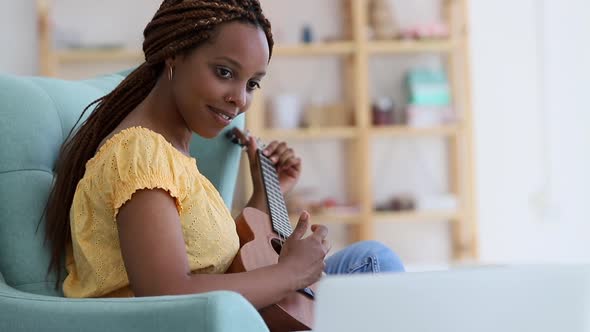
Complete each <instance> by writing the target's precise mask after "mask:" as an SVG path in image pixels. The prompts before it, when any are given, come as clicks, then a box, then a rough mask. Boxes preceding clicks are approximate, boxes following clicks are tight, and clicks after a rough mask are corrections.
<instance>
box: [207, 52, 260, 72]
mask: <svg viewBox="0 0 590 332" xmlns="http://www.w3.org/2000/svg"><path fill="white" fill-rule="evenodd" d="M215 59H216V60H225V61H227V62H229V63H231V64H232V65H233V66H234V67H236V68H237V69H239V70H241V69H242V64H241V63H240V62H238V61H237V60H234V59H232V58H230V57H228V56H219V57H217V58H215ZM264 75H266V72H265V71H260V72H257V73H256V74H255V76H264Z"/></svg>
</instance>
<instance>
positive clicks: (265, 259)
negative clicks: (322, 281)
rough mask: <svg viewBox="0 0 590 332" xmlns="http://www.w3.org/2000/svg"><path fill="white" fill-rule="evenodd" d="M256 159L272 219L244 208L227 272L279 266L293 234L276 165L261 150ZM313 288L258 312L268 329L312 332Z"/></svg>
mask: <svg viewBox="0 0 590 332" xmlns="http://www.w3.org/2000/svg"><path fill="white" fill-rule="evenodd" d="M226 136H227V138H228V139H230V140H231V141H232V143H234V144H238V145H240V146H242V147H243V146H244V145H245V142H241V141H240V139H239V138H238V137H237V136H236V134H234V133H233V132H228V134H227V135H226ZM256 158H257V159H258V161H259V162H258V165H260V173H261V178H262V182H263V184H264V191H265V193H266V201H267V204H268V211H269V213H270V216H269V215H267V214H266V213H264V212H262V211H260V210H258V209H255V208H251V207H247V208H245V209H244V211H242V213H241V214H240V215H239V216H238V218H237V219H236V229H237V232H238V236H239V238H240V250H239V251H238V253H237V255H236V257H235V258H234V260H233V262H232V264H231V265H230V267H229V268H228V270H227V272H226V273H238V272H246V271H252V270H255V269H258V268H261V267H265V266H269V265H273V264H277V263H278V261H279V253H280V252H281V248H282V246H283V243H284V242H285V240H286V239H287V238H288V237H289V236H290V235H291V233H292V232H293V229H292V227H291V222H290V221H289V214H288V213H287V207H286V205H285V200H284V198H283V194H282V193H281V189H280V186H279V178H278V175H277V171H276V169H275V166H274V164H273V162H272V161H271V160H270V159H269V158H268V157H267V156H265V155H264V154H263V153H262V150H261V149H258V150H257V151H256ZM312 288H315V287H314V286H313V285H312V286H310V287H307V288H304V289H300V290H298V291H294V292H292V293H291V294H289V295H288V296H287V297H285V298H284V299H283V300H281V301H280V302H278V303H276V304H273V305H270V306H268V307H265V308H263V309H261V310H259V312H260V314H261V316H262V318H263V319H264V321H265V322H266V325H267V326H268V328H269V329H270V330H271V331H272V332H279V331H280V332H282V331H303V330H311V329H312V327H313V310H314V309H313V307H314V297H315V293H314V291H313V289H312Z"/></svg>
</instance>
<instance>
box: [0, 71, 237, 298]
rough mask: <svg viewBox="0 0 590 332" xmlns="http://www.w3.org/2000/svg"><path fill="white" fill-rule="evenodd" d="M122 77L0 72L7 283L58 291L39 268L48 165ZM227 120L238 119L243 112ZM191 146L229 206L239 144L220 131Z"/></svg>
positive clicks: (0, 202)
mask: <svg viewBox="0 0 590 332" xmlns="http://www.w3.org/2000/svg"><path fill="white" fill-rule="evenodd" d="M123 78H124V76H123V75H122V74H112V75H106V76H101V77H97V78H95V79H90V80H84V81H65V80H59V79H51V78H40V77H17V76H10V75H0V272H1V273H2V274H3V275H4V278H5V280H6V283H7V284H8V285H10V286H13V287H15V288H17V289H19V290H22V291H26V292H32V293H37V294H44V295H55V296H61V295H62V293H61V289H60V290H55V289H54V288H53V285H54V284H55V280H56V277H55V275H54V274H49V275H47V267H48V264H49V260H50V255H49V250H48V246H45V245H44V223H42V222H41V221H42V220H41V218H42V215H43V210H44V207H45V204H46V200H47V197H48V194H49V192H50V189H51V185H52V181H53V169H54V167H55V162H56V160H57V157H58V153H59V149H60V146H61V145H62V143H63V141H64V140H65V138H66V137H67V136H68V134H69V132H70V130H71V128H72V127H73V126H74V124H75V123H76V121H77V120H78V118H79V116H80V114H81V112H82V110H83V109H84V108H85V107H86V106H87V105H88V104H90V103H91V102H92V101H94V100H96V99H98V98H100V97H102V96H103V95H105V94H107V93H108V92H110V91H111V90H112V89H114V88H115V87H116V86H117V85H118V84H119V83H120V82H121V81H122V80H123ZM87 113H90V112H87ZM234 125H236V126H239V127H243V125H244V117H243V116H240V117H239V118H237V119H236V120H234ZM228 130H229V129H228ZM191 153H192V154H193V156H194V157H195V158H197V160H202V161H203V162H200V163H199V169H200V170H201V172H202V173H203V174H204V175H205V176H207V177H208V178H209V179H210V181H211V182H212V183H213V185H215V186H216V187H217V188H218V190H219V191H220V193H221V195H222V197H223V199H224V201H225V202H226V204H227V205H228V206H231V203H232V197H233V191H234V188H235V181H236V177H237V173H238V165H239V158H240V149H239V148H238V147H236V146H233V145H232V144H231V143H229V142H228V141H227V140H226V139H225V138H224V137H223V136H222V135H220V136H218V137H217V138H215V139H210V140H207V139H204V138H201V137H198V136H196V135H195V136H194V138H193V142H192V143H191ZM62 275H63V276H65V271H64V274H62Z"/></svg>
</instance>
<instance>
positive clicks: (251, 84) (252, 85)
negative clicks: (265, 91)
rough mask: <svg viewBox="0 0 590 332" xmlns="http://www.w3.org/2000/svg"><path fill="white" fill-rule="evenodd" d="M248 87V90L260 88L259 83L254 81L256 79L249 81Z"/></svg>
mask: <svg viewBox="0 0 590 332" xmlns="http://www.w3.org/2000/svg"><path fill="white" fill-rule="evenodd" d="M248 88H249V89H250V90H256V89H260V83H258V82H256V81H250V82H249V83H248Z"/></svg>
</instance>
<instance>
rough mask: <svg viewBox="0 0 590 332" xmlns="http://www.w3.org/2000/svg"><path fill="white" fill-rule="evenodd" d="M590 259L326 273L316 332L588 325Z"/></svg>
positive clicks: (541, 329) (569, 331)
mask: <svg viewBox="0 0 590 332" xmlns="http://www.w3.org/2000/svg"><path fill="white" fill-rule="evenodd" d="M589 289H590V266H559V265H556V266H512V267H481V268H468V269H457V270H450V271H439V272H416V273H399V274H381V275H349V276H328V277H326V278H324V279H323V280H322V281H321V282H320V285H319V288H318V292H317V303H316V307H315V309H316V323H315V326H316V328H315V329H314V331H316V332H333V331H338V332H348V331H350V332H352V331H354V332H359V331H361V332H378V331H404V332H418V331H420V332H422V331H453V332H474V331H478V332H497V331H503V332H510V331H513V332H524V331H535V332H557V331H559V332H562V331H563V332H582V331H590V291H589Z"/></svg>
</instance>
